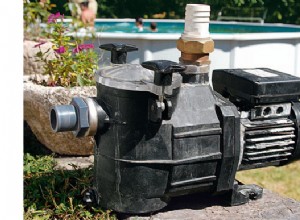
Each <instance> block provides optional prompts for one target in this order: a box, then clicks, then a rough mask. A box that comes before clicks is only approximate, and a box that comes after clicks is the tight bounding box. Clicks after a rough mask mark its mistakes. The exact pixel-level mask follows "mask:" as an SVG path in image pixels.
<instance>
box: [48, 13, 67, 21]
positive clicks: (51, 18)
mask: <svg viewBox="0 0 300 220" xmlns="http://www.w3.org/2000/svg"><path fill="white" fill-rule="evenodd" d="M60 17H62V19H63V18H64V15H61V14H60V13H59V12H57V13H56V14H51V15H49V17H48V23H53V22H55V21H56V19H58V18H60Z"/></svg>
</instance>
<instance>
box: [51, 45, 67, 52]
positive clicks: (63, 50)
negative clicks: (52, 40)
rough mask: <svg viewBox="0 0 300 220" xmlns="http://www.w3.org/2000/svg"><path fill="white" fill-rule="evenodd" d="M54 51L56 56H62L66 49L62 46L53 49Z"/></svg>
mask: <svg viewBox="0 0 300 220" xmlns="http://www.w3.org/2000/svg"><path fill="white" fill-rule="evenodd" d="M54 51H55V52H56V53H58V54H62V53H64V52H66V48H65V47H64V46H60V47H59V48H58V49H54Z"/></svg>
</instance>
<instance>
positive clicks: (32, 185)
mask: <svg viewBox="0 0 300 220" xmlns="http://www.w3.org/2000/svg"><path fill="white" fill-rule="evenodd" d="M54 166H55V160H54V159H53V156H52V155H50V156H49V155H43V156H32V155H31V154H29V153H26V154H25V155H24V219H25V220H29V219H30V220H31V219H74V220H75V219H116V217H115V215H114V214H112V213H111V211H110V210H105V211H104V210H101V209H99V208H95V207H86V206H85V205H84V204H83V202H82V192H83V191H84V190H85V189H86V188H88V187H89V186H90V184H91V181H92V180H91V178H92V176H93V169H92V167H89V168H86V169H77V168H76V167H74V168H75V170H71V171H66V170H55V169H54Z"/></svg>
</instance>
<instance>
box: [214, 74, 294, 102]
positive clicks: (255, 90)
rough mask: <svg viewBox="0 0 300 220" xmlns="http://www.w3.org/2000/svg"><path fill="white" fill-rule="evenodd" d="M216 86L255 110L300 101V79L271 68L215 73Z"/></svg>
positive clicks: (225, 94) (223, 92) (221, 92)
mask: <svg viewBox="0 0 300 220" xmlns="http://www.w3.org/2000/svg"><path fill="white" fill-rule="evenodd" d="M212 83H213V88H214V90H215V91H216V92H218V93H220V94H221V95H223V96H224V97H234V99H235V101H238V102H243V103H247V104H250V105H252V106H253V105H256V104H261V103H278V102H291V101H298V100H299V97H300V89H299V88H300V78H298V77H296V76H292V75H289V74H286V73H282V72H279V71H276V70H272V69H268V68H252V69H220V70H214V71H213V75H212Z"/></svg>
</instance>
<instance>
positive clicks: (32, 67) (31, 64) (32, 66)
mask: <svg viewBox="0 0 300 220" xmlns="http://www.w3.org/2000/svg"><path fill="white" fill-rule="evenodd" d="M38 43H39V42H36V41H30V40H25V41H24V42H23V69H24V75H30V74H42V73H43V72H44V68H43V63H42V62H36V61H35V60H36V57H35V56H36V53H37V52H39V51H40V49H39V47H36V48H35V47H34V46H35V45H37V44H38ZM51 47H52V43H51V42H47V43H45V44H43V45H41V46H40V48H41V51H42V52H46V51H47V50H48V49H49V48H50V51H49V53H50V55H49V57H48V59H53V58H54V57H55V55H54V51H53V50H52V48H51Z"/></svg>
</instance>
